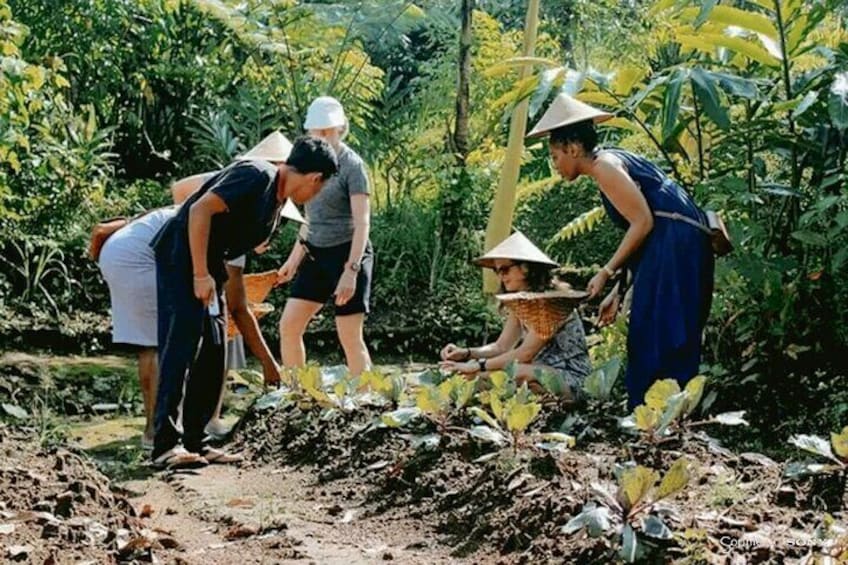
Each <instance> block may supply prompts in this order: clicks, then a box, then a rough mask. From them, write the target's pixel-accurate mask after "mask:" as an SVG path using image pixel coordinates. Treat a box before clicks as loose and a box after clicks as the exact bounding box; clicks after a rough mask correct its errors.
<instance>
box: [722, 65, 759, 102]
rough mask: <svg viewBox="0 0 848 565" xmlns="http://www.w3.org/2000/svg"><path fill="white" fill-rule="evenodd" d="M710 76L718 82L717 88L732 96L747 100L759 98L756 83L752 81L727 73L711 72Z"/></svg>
mask: <svg viewBox="0 0 848 565" xmlns="http://www.w3.org/2000/svg"><path fill="white" fill-rule="evenodd" d="M710 74H711V75H712V76H713V78H715V79H716V80H717V81H718V85H719V87H721V89H722V90H723V91H725V92H726V93H728V94H730V95H732V96H739V97H742V98H747V99H749V100H756V99H757V98H759V97H760V90H759V88H757V83H755V82H754V81H752V80H749V79H747V78H742V77H740V76H736V75H732V74H729V73H717V72H714V71H711V72H710Z"/></svg>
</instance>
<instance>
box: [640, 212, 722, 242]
mask: <svg viewBox="0 0 848 565" xmlns="http://www.w3.org/2000/svg"><path fill="white" fill-rule="evenodd" d="M654 216H656V217H658V218H668V219H669V220H677V221H679V222H686V223H687V224H689V225H690V226H694V227H696V228H698V229H699V230H701V231H702V232H704V233H705V234H707V235H709V236H712V235H713V232H712V230H710V228H708V227H707V226H705V225H704V224H702V223H701V222H699V221H698V220H693V219H692V218H690V217H689V216H684V215H683V214H681V213H679V212H664V211H662V210H654Z"/></svg>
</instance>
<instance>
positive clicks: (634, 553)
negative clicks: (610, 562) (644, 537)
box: [619, 524, 639, 563]
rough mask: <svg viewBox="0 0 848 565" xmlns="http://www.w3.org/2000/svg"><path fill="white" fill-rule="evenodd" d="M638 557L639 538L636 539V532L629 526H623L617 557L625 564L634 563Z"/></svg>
mask: <svg viewBox="0 0 848 565" xmlns="http://www.w3.org/2000/svg"><path fill="white" fill-rule="evenodd" d="M638 555H639V538H637V537H636V532H635V531H633V528H632V527H631V526H630V524H625V525H624V531H623V532H622V533H621V550H620V551H619V556H620V557H621V558H622V559H623V560H624V561H625V562H626V563H635V562H636V558H637V557H638Z"/></svg>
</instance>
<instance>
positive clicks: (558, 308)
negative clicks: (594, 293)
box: [497, 290, 588, 340]
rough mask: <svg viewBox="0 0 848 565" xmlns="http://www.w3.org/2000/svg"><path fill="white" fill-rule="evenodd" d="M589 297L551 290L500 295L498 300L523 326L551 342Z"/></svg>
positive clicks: (571, 292)
mask: <svg viewBox="0 0 848 565" xmlns="http://www.w3.org/2000/svg"><path fill="white" fill-rule="evenodd" d="M586 296H588V295H587V293H585V292H581V291H576V290H551V291H547V292H513V293H509V294H499V295H498V296H497V298H498V300H500V301H501V302H503V304H504V306H506V307H507V308H508V309H509V310H510V311H511V312H512V313H514V314H515V315H516V316H517V317H518V319H519V320H520V321H521V322H522V323H523V324H524V325H526V326H527V327H528V328H530V329H531V330H533V332H535V333H536V334H537V335H538V336H539V337H541V338H542V339H544V340H548V339H550V338H552V337H553V336H554V335H556V333H557V332H558V331H559V329H560V328H561V327H562V326H563V325H564V324H565V322H566V320H567V319H568V317H569V316H570V315H571V313H572V312H573V311H574V309H575V308H576V307H577V305H578V304H579V303H580V302H581V301H583V300H584V299H585V298H586Z"/></svg>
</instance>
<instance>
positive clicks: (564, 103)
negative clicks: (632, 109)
mask: <svg viewBox="0 0 848 565" xmlns="http://www.w3.org/2000/svg"><path fill="white" fill-rule="evenodd" d="M610 118H612V114H610V113H609V112H604V111H603V110H599V109H597V108H595V107H593V106H589V105H588V104H586V103H585V102H581V101H580V100H578V99H576V98H573V97H571V96H569V95H568V94H564V93H563V94H560V95H558V96H557V97H556V98H554V101H553V102H551V105H550V106H549V107H548V109H547V110H546V111H545V114H544V115H543V116H542V119H540V120H539V121H538V122H537V123H536V125H535V126H533V129H532V130H530V133H528V134H527V137H542V136H543V135H547V134H549V133H550V132H551V130H555V129H557V128H561V127H562V126H567V125H571V124H576V123H577V122H583V121H586V120H592V121H593V122H594V123H596V124H599V123H601V122H604V121H606V120H608V119H610Z"/></svg>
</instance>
